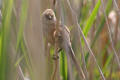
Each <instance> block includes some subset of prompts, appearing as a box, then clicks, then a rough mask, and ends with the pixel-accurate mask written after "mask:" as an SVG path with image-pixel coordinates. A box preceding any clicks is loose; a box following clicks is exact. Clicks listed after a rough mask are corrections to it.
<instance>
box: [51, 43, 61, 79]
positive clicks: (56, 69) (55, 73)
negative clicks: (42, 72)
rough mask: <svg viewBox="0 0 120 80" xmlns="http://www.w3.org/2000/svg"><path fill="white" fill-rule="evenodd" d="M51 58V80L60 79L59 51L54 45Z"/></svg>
mask: <svg viewBox="0 0 120 80" xmlns="http://www.w3.org/2000/svg"><path fill="white" fill-rule="evenodd" d="M53 60H54V63H55V65H54V71H53V75H52V79H51V80H55V79H56V78H57V80H60V74H59V73H60V72H59V52H58V48H57V46H56V45H55V52H54V55H53Z"/></svg>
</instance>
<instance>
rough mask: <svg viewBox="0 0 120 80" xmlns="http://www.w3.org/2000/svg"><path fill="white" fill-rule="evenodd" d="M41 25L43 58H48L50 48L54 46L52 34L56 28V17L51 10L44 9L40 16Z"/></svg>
mask: <svg viewBox="0 0 120 80" xmlns="http://www.w3.org/2000/svg"><path fill="white" fill-rule="evenodd" d="M41 25H42V30H43V38H44V41H45V49H46V50H45V56H47V57H48V58H50V53H49V52H50V48H51V46H54V42H55V41H54V40H55V39H54V37H53V33H54V31H55V26H56V16H55V13H54V11H53V10H52V9H46V10H45V11H43V13H42V15H41Z"/></svg>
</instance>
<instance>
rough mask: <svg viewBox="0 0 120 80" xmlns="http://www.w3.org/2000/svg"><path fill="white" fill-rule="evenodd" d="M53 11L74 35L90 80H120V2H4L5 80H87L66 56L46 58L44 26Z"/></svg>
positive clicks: (0, 76)
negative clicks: (48, 11) (45, 16)
mask: <svg viewBox="0 0 120 80" xmlns="http://www.w3.org/2000/svg"><path fill="white" fill-rule="evenodd" d="M48 8H52V9H53V10H54V11H55V13H56V17H57V19H58V20H60V21H61V23H62V24H64V25H66V26H67V27H68V28H69V29H70V37H71V43H72V48H73V51H74V53H75V58H76V59H77V62H78V63H79V64H80V69H81V71H83V73H84V76H85V80H120V54H119V53H120V36H119V35H120V0H2V1H1V0H0V11H1V13H0V80H51V79H53V78H52V77H55V80H84V79H83V77H82V76H80V75H79V73H81V72H79V70H78V68H77V69H76V65H74V64H73V62H72V60H71V59H69V57H68V55H69V54H67V53H66V52H65V51H64V50H62V51H60V53H59V60H58V63H57V64H58V66H57V69H58V70H59V71H56V73H55V74H56V75H55V76H53V73H54V70H55V68H56V61H54V60H53V54H54V52H55V48H54V47H52V48H50V56H49V57H46V56H45V52H46V48H45V43H44V42H45V41H44V36H43V30H42V25H41V16H42V13H43V11H44V10H46V9H48Z"/></svg>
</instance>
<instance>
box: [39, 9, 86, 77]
mask: <svg viewBox="0 0 120 80" xmlns="http://www.w3.org/2000/svg"><path fill="white" fill-rule="evenodd" d="M41 22H42V26H43V34H44V38H45V41H46V44H47V46H48V43H50V44H51V45H53V46H54V47H55V48H56V49H57V53H59V51H60V50H61V49H63V50H64V51H65V52H66V54H67V55H68V56H69V57H70V58H71V59H72V61H73V63H74V64H75V67H76V69H77V71H78V74H79V75H80V76H82V77H83V79H85V77H84V73H83V71H82V69H81V68H80V66H79V63H78V61H77V60H76V58H75V54H74V51H73V49H72V46H71V42H70V31H69V29H68V28H67V27H66V26H65V25H62V24H61V23H60V22H57V20H56V17H55V14H54V11H53V10H52V9H46V10H45V11H44V12H43V14H42V21H41ZM54 59H58V56H57V54H55V56H54Z"/></svg>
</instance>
